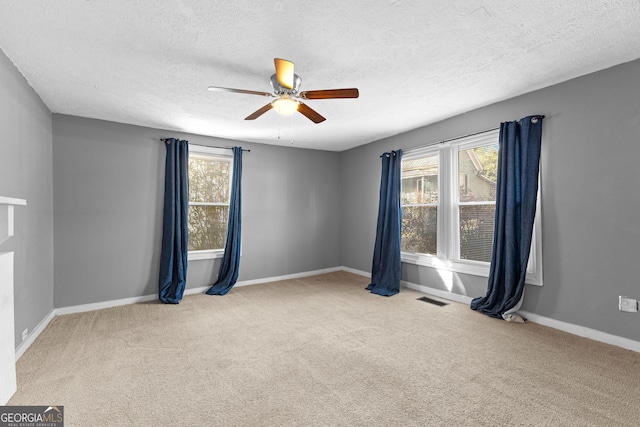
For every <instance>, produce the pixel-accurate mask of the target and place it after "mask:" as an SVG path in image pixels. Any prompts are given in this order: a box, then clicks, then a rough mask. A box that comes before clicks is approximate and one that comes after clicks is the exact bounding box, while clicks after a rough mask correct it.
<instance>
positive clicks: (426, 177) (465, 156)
mask: <svg viewBox="0 0 640 427" xmlns="http://www.w3.org/2000/svg"><path fill="white" fill-rule="evenodd" d="M498 136H499V132H498V131H497V130H496V131H490V132H484V133H482V134H479V135H474V136H470V137H464V138H460V139H457V140H455V141H451V142H449V143H446V144H438V145H437V146H430V147H426V148H420V149H415V150H407V151H406V152H405V154H404V155H403V160H402V193H401V205H402V234H401V250H402V260H403V261H404V262H409V263H413V264H418V265H425V266H430V267H436V268H439V269H444V270H449V271H456V272H461V273H467V274H473V275H480V276H488V275H489V263H490V262H491V252H492V248H493V229H494V216H495V207H496V173H497V168H498ZM540 211H541V208H540V201H538V213H537V218H536V221H535V224H534V236H533V242H532V245H531V255H530V257H529V265H528V269H527V283H531V284H537V285H542V265H541V260H542V257H541V247H542V245H541V230H540V227H539V223H540V221H539V215H540Z"/></svg>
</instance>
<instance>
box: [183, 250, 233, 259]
mask: <svg viewBox="0 0 640 427" xmlns="http://www.w3.org/2000/svg"><path fill="white" fill-rule="evenodd" d="M223 255H224V249H208V250H204V251H189V252H187V261H198V260H200V259H217V258H222V257H223Z"/></svg>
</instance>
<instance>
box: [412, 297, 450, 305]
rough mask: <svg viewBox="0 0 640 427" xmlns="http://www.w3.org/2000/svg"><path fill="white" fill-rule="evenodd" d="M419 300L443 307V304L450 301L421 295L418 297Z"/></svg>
mask: <svg viewBox="0 0 640 427" xmlns="http://www.w3.org/2000/svg"><path fill="white" fill-rule="evenodd" d="M418 301H424V302H428V303H429V304H433V305H437V306H438V307H442V306H443V305H447V304H449V303H448V302H444V301H438V300H435V299H431V298H429V297H420V298H418Z"/></svg>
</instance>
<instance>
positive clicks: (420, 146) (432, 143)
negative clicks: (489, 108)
mask: <svg viewBox="0 0 640 427" xmlns="http://www.w3.org/2000/svg"><path fill="white" fill-rule="evenodd" d="M538 119H544V115H537V116H532V117H531V120H532V121H533V120H536V121H535V122H533V123H536V122H537V121H538ZM518 123H519V122H518ZM498 129H500V127H499V126H498V127H497V128H491V129H487V130H482V131H480V132H474V133H469V134H467V135H462V136H456V137H455V138H449V139H445V140H442V141H437V142H431V143H429V144H424V145H419V146H417V147H411V148H408V150H417V149H420V148H426V147H431V146H432V145H437V144H444V143H446V142H451V141H456V140H458V139H462V138H469V137H471V136H476V135H480V134H483V133H486V132H493V131H494V130H498ZM382 156H383V154H381V155H380V157H382Z"/></svg>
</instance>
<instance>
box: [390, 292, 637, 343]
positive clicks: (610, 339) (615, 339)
mask: <svg viewBox="0 0 640 427" xmlns="http://www.w3.org/2000/svg"><path fill="white" fill-rule="evenodd" d="M400 283H401V285H402V286H406V287H407V288H409V289H413V290H416V291H419V292H422V293H425V294H429V295H433V296H436V297H439V298H444V299H448V300H451V301H456V302H460V303H463V304H471V300H472V299H473V298H472V297H468V296H465V295H459V294H454V293H452V292H447V291H442V290H439V289H433V288H429V287H428V286H424V285H418V284H415V283H411V282H405V281H402V282H400ZM518 313H519V314H521V315H522V316H523V317H524V318H525V319H527V321H529V322H531V323H537V324H539V325H543V326H549V327H550V328H553V329H558V330H560V331H563V332H568V333H570V334H572V335H578V336H580V337H584V338H589V339H592V340H594V341H599V342H602V343H605V344H611V345H615V346H616V347H621V348H624V349H627V350H633V351H637V352H639V353H640V342H638V341H634V340H630V339H628V338H623V337H619V336H617V335H611V334H608V333H606V332H602V331H598V330H596V329H591V328H586V327H584V326H579V325H574V324H572V323H567V322H562V321H560V320H555V319H551V318H549V317H545V316H540V315H539V314H535V313H530V312H528V311H523V310H520V311H518Z"/></svg>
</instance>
